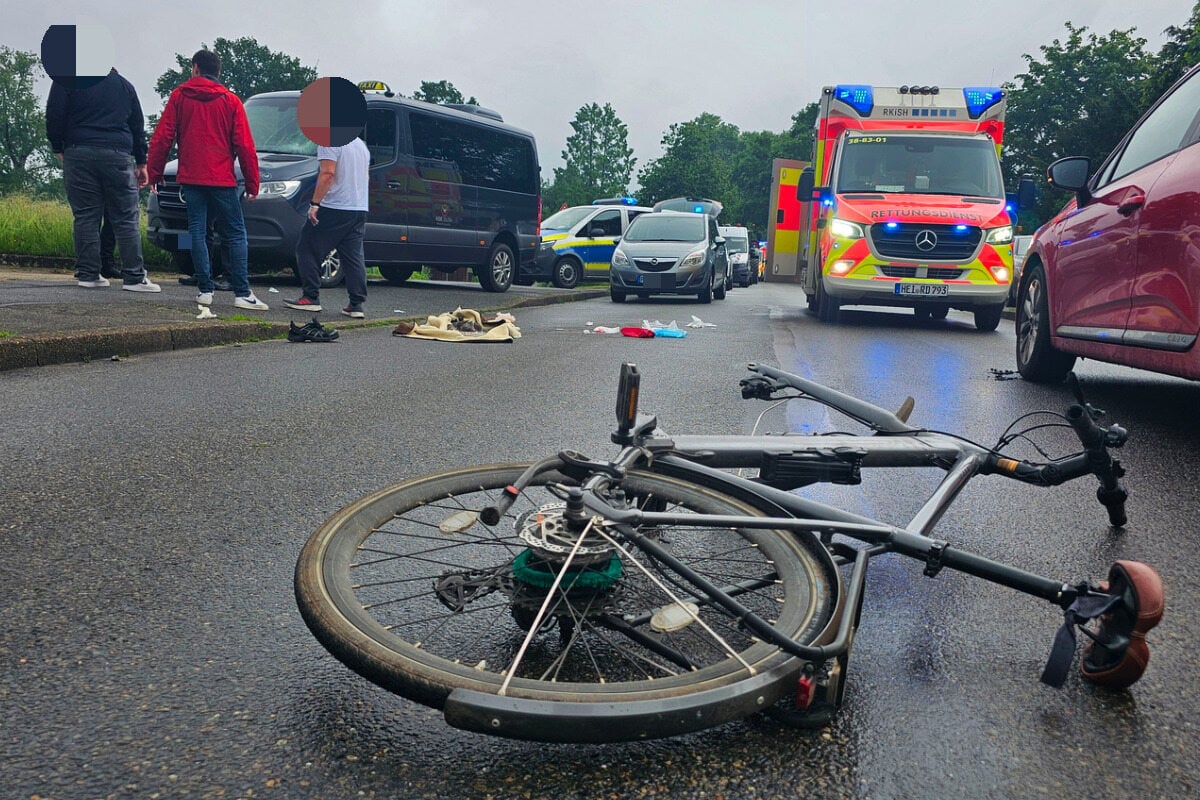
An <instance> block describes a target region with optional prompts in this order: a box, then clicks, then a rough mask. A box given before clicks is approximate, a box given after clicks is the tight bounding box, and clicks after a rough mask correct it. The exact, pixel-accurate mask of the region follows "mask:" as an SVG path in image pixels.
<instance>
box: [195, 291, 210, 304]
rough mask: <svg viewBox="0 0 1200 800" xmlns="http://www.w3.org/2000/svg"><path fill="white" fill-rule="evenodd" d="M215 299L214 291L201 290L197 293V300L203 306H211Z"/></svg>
mask: <svg viewBox="0 0 1200 800" xmlns="http://www.w3.org/2000/svg"><path fill="white" fill-rule="evenodd" d="M212 301H213V293H212V292H200V293H199V294H198V295H196V302H197V303H199V304H200V305H202V306H211V305H212Z"/></svg>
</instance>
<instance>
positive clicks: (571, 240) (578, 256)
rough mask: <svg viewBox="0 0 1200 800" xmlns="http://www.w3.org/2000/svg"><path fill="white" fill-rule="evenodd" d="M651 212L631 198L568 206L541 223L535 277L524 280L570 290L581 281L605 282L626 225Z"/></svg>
mask: <svg viewBox="0 0 1200 800" xmlns="http://www.w3.org/2000/svg"><path fill="white" fill-rule="evenodd" d="M650 211H652V209H650V208H646V207H644V206H639V205H636V204H635V201H633V200H632V199H631V198H610V199H604V200H596V201H594V202H593V203H592V205H590V206H570V207H569V208H564V209H562V210H560V211H559V212H558V213H556V214H553V215H551V216H550V217H547V218H546V219H545V220H543V221H542V243H541V246H540V247H539V249H538V253H537V267H536V273H535V274H534V275H530V274H529V273H526V275H525V277H526V278H527V279H528V278H535V279H536V280H549V281H550V282H551V283H553V284H554V285H555V286H557V287H558V288H560V289H571V288H573V287H575V286H578V285H579V282H580V281H581V280H583V279H584V278H606V277H607V276H608V266H609V263H610V262H611V261H612V255H613V250H615V249H616V247H617V242H618V241H620V239H621V237H622V236H623V235H624V234H625V229H626V228H628V227H629V223H630V222H632V221H633V220H634V218H635V217H638V216H639V215H641V214H646V213H649V212H650Z"/></svg>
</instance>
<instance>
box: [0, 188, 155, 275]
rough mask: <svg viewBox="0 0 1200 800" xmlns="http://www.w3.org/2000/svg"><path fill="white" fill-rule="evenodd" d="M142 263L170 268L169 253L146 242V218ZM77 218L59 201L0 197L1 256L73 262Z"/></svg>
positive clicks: (69, 208) (19, 195)
mask: <svg viewBox="0 0 1200 800" xmlns="http://www.w3.org/2000/svg"><path fill="white" fill-rule="evenodd" d="M139 222H140V226H141V230H142V259H143V260H144V261H145V262H146V266H147V267H160V268H161V267H170V266H171V256H170V254H169V253H167V252H165V251H163V250H160V249H158V248H157V247H155V246H154V245H152V244H150V241H149V240H148V239H147V238H146V216H145V214H144V213H143V214H142V215H141V219H140V221H139ZM74 227H75V218H74V217H73V216H72V214H71V207H70V206H69V205H67V204H66V203H64V202H62V201H59V200H37V199H34V198H32V197H28V196H26V195H22V194H9V195H4V196H3V197H0V253H11V254H14V255H16V254H20V255H29V256H50V257H57V258H74V256H75V236H74Z"/></svg>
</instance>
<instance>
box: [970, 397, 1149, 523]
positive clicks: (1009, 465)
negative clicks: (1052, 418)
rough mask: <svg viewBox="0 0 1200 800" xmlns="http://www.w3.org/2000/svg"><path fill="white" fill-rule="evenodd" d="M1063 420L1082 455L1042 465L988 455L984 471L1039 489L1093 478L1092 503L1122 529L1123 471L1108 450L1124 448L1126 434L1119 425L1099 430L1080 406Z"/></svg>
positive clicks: (1070, 411) (1073, 406) (1068, 412)
mask: <svg viewBox="0 0 1200 800" xmlns="http://www.w3.org/2000/svg"><path fill="white" fill-rule="evenodd" d="M1066 418H1067V422H1069V423H1070V425H1071V428H1072V430H1074V431H1075V435H1076V436H1078V437H1079V443H1080V444H1082V445H1083V452H1081V453H1077V454H1076V455H1073V456H1069V457H1067V458H1063V459H1060V460H1058V461H1051V462H1049V463H1045V464H1039V463H1034V462H1030V461H1017V460H1015V459H1011V458H1005V457H1003V456H998V455H995V454H992V455H990V456H989V457H988V459H987V462H986V467H985V471H989V472H1001V473H1003V474H1005V475H1008V476H1009V477H1012V478H1014V479H1016V480H1019V481H1022V482H1024V483H1033V484H1037V485H1039V486H1057V485H1059V484H1060V483H1066V482H1067V481H1071V480H1075V479H1076V478H1082V477H1083V476H1084V475H1088V474H1092V475H1095V476H1096V478H1097V479H1098V480H1099V481H1100V488H1099V489H1097V490H1096V499H1097V500H1099V501H1100V503H1101V505H1103V506H1104V507H1105V508H1106V509H1108V521H1109V522H1110V523H1111V524H1112V525H1115V526H1117V527H1120V526H1122V525H1124V524H1125V523H1126V522H1127V521H1128V519H1127V517H1126V516H1125V500H1126V498H1128V496H1129V494H1128V492H1126V491H1125V489H1124V487H1122V486H1121V480H1120V479H1121V476H1122V475H1124V474H1125V470H1124V468H1123V467H1122V466H1121V462H1120V461H1117V460H1116V459H1115V458H1113V457H1112V456H1111V455H1109V452H1108V449H1109V448H1110V447H1120V446H1121V445H1123V444H1125V439H1126V438H1127V437H1128V433H1127V432H1126V431H1125V429H1124V428H1122V427H1121V426H1120V425H1111V426H1109V427H1108V428H1101V427H1100V426H1099V425H1097V424H1096V421H1095V419H1094V418H1093V417H1092V414H1091V412H1090V411H1089V410H1088V408H1087V407H1086V406H1083V405H1072V406H1071V407H1069V408H1068V409H1067V413H1066Z"/></svg>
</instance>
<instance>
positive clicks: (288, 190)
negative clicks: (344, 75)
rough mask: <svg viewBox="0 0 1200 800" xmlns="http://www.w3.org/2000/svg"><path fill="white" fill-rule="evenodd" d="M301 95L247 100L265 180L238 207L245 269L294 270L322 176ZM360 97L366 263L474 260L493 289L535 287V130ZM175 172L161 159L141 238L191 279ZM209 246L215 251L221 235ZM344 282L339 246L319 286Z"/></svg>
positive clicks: (489, 117)
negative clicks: (303, 125) (366, 162)
mask: <svg viewBox="0 0 1200 800" xmlns="http://www.w3.org/2000/svg"><path fill="white" fill-rule="evenodd" d="M380 85H381V84H380ZM299 97H300V92H270V93H267V94H258V95H254V96H253V97H251V98H250V99H248V100H247V101H246V116H247V118H248V119H249V121H250V129H251V131H252V132H253V134H254V143H255V147H256V148H257V149H258V164H259V171H260V179H261V188H260V189H259V194H258V198H257V199H256V200H254V201H252V202H251V201H243V202H242V210H243V213H244V214H245V217H246V233H247V237H248V239H249V250H250V269H251V271H252V272H255V271H258V272H262V271H268V270H273V269H279V268H286V267H291V268H292V269H293V270H294V269H295V268H296V257H295V252H296V242H297V240H298V239H299V236H300V228H301V226H302V225H303V224H304V218H305V213H306V212H307V209H308V203H309V201H310V200H311V199H312V193H313V187H314V186H315V185H316V179H317V158H316V155H317V146H316V145H315V144H314V143H313V142H312V141H310V140H309V139H308V138H307V137H306V136H305V135H304V134H303V133H302V132H301V131H300V127H299V125H298V123H297V120H296V102H297V100H298V99H299ZM366 97H367V127H366V133H365V139H366V142H367V147H368V148H369V149H370V151H371V177H370V211H369V212H368V215H367V232H366V241H365V243H364V248H365V251H366V259H367V264H368V266H377V267H379V270H380V272H381V273H382V274H383V276H384V277H385V278H387V279H388V281H389V282H392V283H403V282H404V281H406V280H408V278H409V277H410V276H411V275H412V273H413V272H414V271H416V270H417V269H419V268H421V267H422V266H428V267H432V268H433V269H435V270H439V271H442V272H447V273H448V272H452V271H454V270H456V269H458V268H459V267H470V268H472V269H473V270H474V271H475V273H476V274H477V275H478V276H479V282H480V284H481V285H482V286H483V288H485V289H487V290H488V291H492V292H503V291H506V290H507V289H508V287H509V286H511V285H512V284H513V283H514V282H516V283H518V284H532V283H533V278H532V277H527V276H526V273H528V275H529V276H532V275H533V274H534V270H535V264H536V256H537V247H538V221H539V219H540V218H541V202H542V201H541V173H540V167H539V166H538V160H537V147H536V145H535V142H534V138H533V134H531V133H528V132H527V131H523V130H520V129H519V128H514V127H512V126H511V125H506V124H504V122H503V121H502V120H501V118H500V115H499V114H496V113H495V112H494V111H491V110H489V109H484V108H480V107H478V106H468V105H457V106H445V105H435V104H431V103H424V102H421V101H418V100H409V99H406V98H401V97H397V96H395V95H394V94H393V93H392V92H390V91H387V90H386V89H385V90H383V91H367V92H366ZM176 168H177V165H176V162H174V161H173V162H171V163H170V164H168V165H167V168H166V171H165V173H164V176H163V183H162V185H160V186H159V190H158V194H157V195H154V194H152V195H151V196H150V207H149V218H150V219H149V225H148V230H147V235H148V236H149V239H150V241H151V242H153V243H154V244H156V245H157V246H159V247H161V248H162V249H164V250H168V251H170V252H172V253H173V254H174V261H175V266H176V268H177V269H178V270H179V271H180V272H184V273H187V274H190V273H191V272H192V265H191V258H190V257H189V255H188V252H187V251H188V250H189V248H190V246H191V240H190V238H189V236H188V232H187V210H186V208H185V207H184V204H183V199H182V197H181V195H180V187H179V184H178V183H177V182H175V175H176ZM238 177H239V180H240V178H241V176H240V173H239V176H238ZM213 250H214V253H217V254H219V253H220V247H219V242H217V243H215V244H214V247H213ZM342 277H343V276H342V272H341V265H340V263H339V260H338V258H337V252H336V251H334V252H332V253H330V255H329V257H328V258H327V259H326V260H325V263H324V265H323V268H322V278H321V285H322V286H325V287H328V286H335V285H337V284H338V283H340V282H341V280H342Z"/></svg>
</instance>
